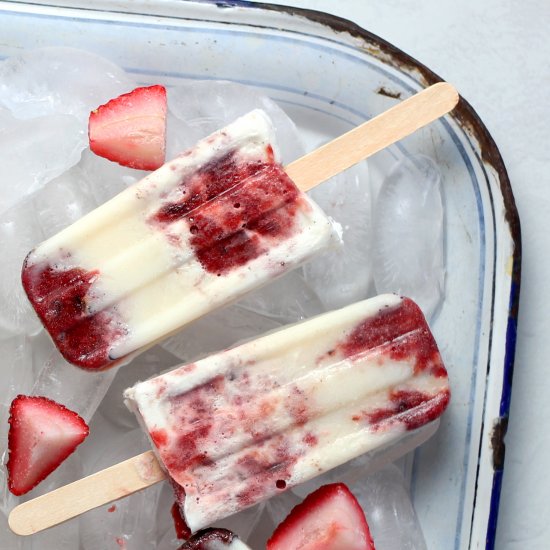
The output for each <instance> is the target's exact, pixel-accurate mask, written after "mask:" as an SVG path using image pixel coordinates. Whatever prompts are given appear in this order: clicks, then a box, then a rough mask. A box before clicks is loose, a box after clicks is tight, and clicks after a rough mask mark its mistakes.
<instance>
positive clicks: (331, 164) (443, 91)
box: [285, 82, 458, 191]
mask: <svg viewBox="0 0 550 550" xmlns="http://www.w3.org/2000/svg"><path fill="white" fill-rule="evenodd" d="M457 103H458V92H457V91H456V90H455V88H454V87H453V86H451V85H450V84H448V83H447V82H439V83H437V84H434V85H433V86H430V87H429V88H426V89H425V90H423V91H421V92H419V93H417V94H416V95H413V96H412V97H410V98H408V99H406V100H405V101H402V102H401V103H399V104H398V105H395V106H394V107H392V108H391V109H388V110H387V111H385V112H384V113H382V114H381V115H378V116H376V117H374V118H373V119H371V120H369V121H368V122H365V123H363V124H361V125H360V126H357V128H354V129H353V130H350V131H349V132H347V133H345V134H343V135H342V136H340V137H338V138H336V139H334V140H333V141H331V142H329V143H327V144H326V145H323V146H322V147H319V149H316V150H315V151H312V152H311V153H309V154H307V155H305V156H303V157H302V158H299V159H298V160H295V161H294V162H292V163H290V164H289V165H288V166H286V167H285V171H286V173H287V174H288V175H289V176H290V178H291V179H292V181H293V182H294V183H295V184H296V185H297V186H298V187H299V188H300V189H301V190H302V191H309V190H310V189H312V188H313V187H315V186H317V185H319V184H320V183H322V182H323V181H325V180H327V179H329V178H331V177H332V176H335V175H336V174H339V173H340V172H342V171H344V170H346V169H347V168H350V167H351V166H353V165H354V164H356V163H357V162H359V161H361V160H363V159H366V158H367V157H370V156H371V155H373V154H374V153H377V152H378V151H381V150H382V149H384V148H385V147H387V146H388V145H391V144H392V143H395V142H397V141H399V140H400V139H403V138H404V137H407V136H408V135H410V134H412V133H413V132H415V131H416V130H418V129H419V128H422V127H423V126H426V125H427V124H429V123H430V122H433V121H434V120H437V119H438V118H439V117H441V116H443V115H445V114H447V113H448V112H450V111H452V110H453V108H454V107H455V106H456V104H457Z"/></svg>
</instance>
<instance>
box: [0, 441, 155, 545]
mask: <svg viewBox="0 0 550 550" xmlns="http://www.w3.org/2000/svg"><path fill="white" fill-rule="evenodd" d="M165 478H166V474H165V473H164V471H163V470H162V468H161V467H160V464H159V463H158V460H157V459H156V457H155V454H154V453H153V451H147V452H145V453H143V454H140V455H138V456H134V457H133V458H130V459H128V460H125V461H124V462H120V463H119V464H115V465H114V466H111V467H110V468H107V469H105V470H101V471H100V472H97V473H95V474H92V475H90V476H88V477H85V478H83V479H79V480H78V481H75V482H73V483H69V484H68V485H65V486H64V487H59V489H55V490H54V491H51V492H49V493H46V494H45V495H42V496H39V497H37V498H34V499H32V500H29V501H27V502H24V503H23V504H19V506H16V507H15V508H14V509H13V510H12V511H11V513H10V515H9V518H8V523H9V526H10V529H11V530H12V531H13V532H14V533H16V534H17V535H32V534H34V533H38V532H39V531H42V530H44V529H47V528H48V527H53V526H54V525H57V524H59V523H63V522H64V521H67V520H68V519H71V518H74V517H76V516H79V515H80V514H83V513H84V512H87V511H88V510H92V509H94V508H97V507H98V506H101V505H103V504H107V503H109V502H112V501H113V500H118V499H120V498H123V497H126V496H128V495H131V494H132V493H135V492H137V491H140V490H141V489H145V487H149V486H150V485H154V484H155V483H158V482H159V481H162V480H163V479H165Z"/></svg>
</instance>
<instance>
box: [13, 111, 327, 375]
mask: <svg viewBox="0 0 550 550" xmlns="http://www.w3.org/2000/svg"><path fill="white" fill-rule="evenodd" d="M333 240H335V236H334V231H333V227H332V224H331V222H330V221H329V220H328V218H327V217H326V216H325V215H324V214H323V212H322V211H321V210H320V209H319V208H318V207H317V206H316V205H315V204H314V203H313V202H312V201H311V200H310V199H309V198H308V197H307V196H306V195H305V194H304V193H301V192H300V191H299V190H298V189H297V188H296V186H295V185H294V183H293V182H292V181H291V180H290V178H289V177H288V176H287V175H286V174H285V172H284V171H283V169H282V167H281V166H280V164H279V163H278V162H277V154H276V152H275V145H274V136H273V127H272V125H271V122H270V120H269V119H268V117H267V115H266V114H265V113H264V112H263V111H260V110H255V111H252V112H250V113H249V114H247V115H245V116H243V117H242V118H240V119H238V120H236V121H235V122H233V123H232V124H230V125H229V126H227V127H226V128H224V129H222V130H219V131H218V132H216V133H214V134H212V135H211V136H209V137H207V138H206V139H204V140H202V141H201V142H199V143H198V144H197V145H196V147H195V148H194V149H192V150H189V151H186V152H185V153H183V154H182V155H181V156H179V157H177V158H176V159H174V160H173V161H171V162H169V163H167V164H165V165H164V166H162V167H161V168H159V169H158V170H157V171H155V172H153V173H152V174H150V175H149V176H147V177H146V178H145V179H143V180H142V181H140V182H138V183H137V184H136V185H134V186H132V187H130V188H129V189H127V190H125V191H124V192H122V193H121V194H120V195H118V196H117V197H115V198H114V199H113V200H111V201H109V202H108V203H106V204H105V205H103V206H101V207H100V208H98V209H97V210H95V211H94V212H92V213H91V214H89V215H88V216H85V217H84V218H82V219H81V220H79V221H77V222H76V223H75V224H73V225H72V226H71V227H70V228H68V229H66V230H65V231H62V232H61V233H59V234H58V235H56V236H54V237H53V238H51V239H50V240H48V241H46V242H44V243H42V244H41V245H40V246H38V247H37V248H36V249H34V250H33V251H32V252H31V253H30V254H29V256H28V257H27V259H26V261H25V266H24V268H23V284H24V287H25V290H26V292H27V295H28V297H29V299H30V300H31V302H32V304H33V306H34V308H35V310H36V312H37V313H38V314H39V316H40V318H41V320H42V322H43V323H44V325H45V326H46V328H47V329H48V331H49V333H50V335H51V336H52V337H53V339H54V341H55V343H56V345H57V347H58V348H59V350H60V351H61V353H62V354H63V355H64V356H65V358H66V359H67V360H68V361H69V362H71V363H73V364H75V365H78V366H80V367H83V368H87V369H102V368H105V367H108V366H112V365H114V364H116V363H117V362H119V361H120V360H121V359H123V358H125V357H127V356H128V355H130V354H132V353H134V352H136V351H137V350H140V349H142V348H144V347H146V346H149V345H151V344H152V343H153V342H155V341H157V340H159V339H160V338H162V337H163V336H165V335H167V334H170V333H172V332H174V331H175V330H177V329H178V328H179V327H181V326H182V325H184V324H186V323H188V322H190V321H192V320H194V319H196V318H198V317H200V316H202V315H204V314H205V313H207V312H208V311H210V310H211V309H213V308H215V307H219V306H221V305H224V304H225V303H227V302H228V301H230V300H233V299H235V298H237V297H239V296H240V295H242V294H243V293H245V292H246V291H247V290H249V289H250V288H252V287H255V286H258V285H261V284H263V283H265V282H267V281H268V280H269V279H270V278H273V277H275V276H277V275H280V274H282V273H283V272H284V271H286V270H288V269H291V268H293V267H295V266H296V265H298V264H299V263H301V262H303V261H305V260H307V259H308V258H309V257H310V256H311V255H313V254H314V253H315V252H316V251H317V250H319V249H321V248H323V247H325V246H327V245H328V244H330V242H331V241H333Z"/></svg>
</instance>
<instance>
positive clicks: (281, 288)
mask: <svg viewBox="0 0 550 550" xmlns="http://www.w3.org/2000/svg"><path fill="white" fill-rule="evenodd" d="M237 306H238V307H240V308H243V309H246V310H249V311H252V312H255V313H257V314H259V315H262V316H264V317H268V318H270V319H273V320H274V321H277V322H279V323H283V324H286V323H294V322H296V321H301V320H303V319H307V318H308V317H313V316H314V315H318V314H319V313H323V312H324V311H325V308H324V307H323V304H322V303H321V300H320V299H319V297H318V296H317V294H316V293H315V291H314V290H313V289H312V288H311V287H310V286H309V285H308V284H307V283H306V281H305V280H304V277H303V274H302V270H301V269H298V270H295V271H291V272H290V273H287V274H286V275H284V276H283V277H281V278H279V279H276V280H275V281H273V282H271V283H270V284H269V285H267V286H265V287H263V288H260V289H258V290H255V291H254V292H251V293H250V294H248V295H247V296H245V297H244V298H242V299H241V300H239V301H238V302H237Z"/></svg>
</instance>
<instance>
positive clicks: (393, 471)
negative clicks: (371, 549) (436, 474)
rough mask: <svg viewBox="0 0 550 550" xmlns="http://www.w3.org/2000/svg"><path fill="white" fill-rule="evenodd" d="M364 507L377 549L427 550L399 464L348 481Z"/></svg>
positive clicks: (351, 489)
mask: <svg viewBox="0 0 550 550" xmlns="http://www.w3.org/2000/svg"><path fill="white" fill-rule="evenodd" d="M348 487H349V489H350V491H351V492H352V493H353V494H354V495H355V497H356V498H357V500H358V501H359V504H361V507H362V508H363V511H364V512H365V515H366V517H367V521H368V523H369V527H370V530H371V534H372V537H373V539H374V545H375V546H376V550H426V541H425V539H424V535H423V533H422V529H421V527H420V523H419V522H418V518H417V516H416V512H415V511H414V508H413V505H412V502H411V499H410V495H409V492H408V490H407V486H406V483H405V479H404V478H403V475H402V474H401V472H400V471H399V468H397V467H396V466H394V465H393V464H389V465H387V466H386V467H384V468H383V469H382V470H379V471H378V472H376V473H374V474H372V475H370V476H368V477H366V478H364V479H362V480H359V481H357V482H356V483H353V484H349V485H348Z"/></svg>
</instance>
